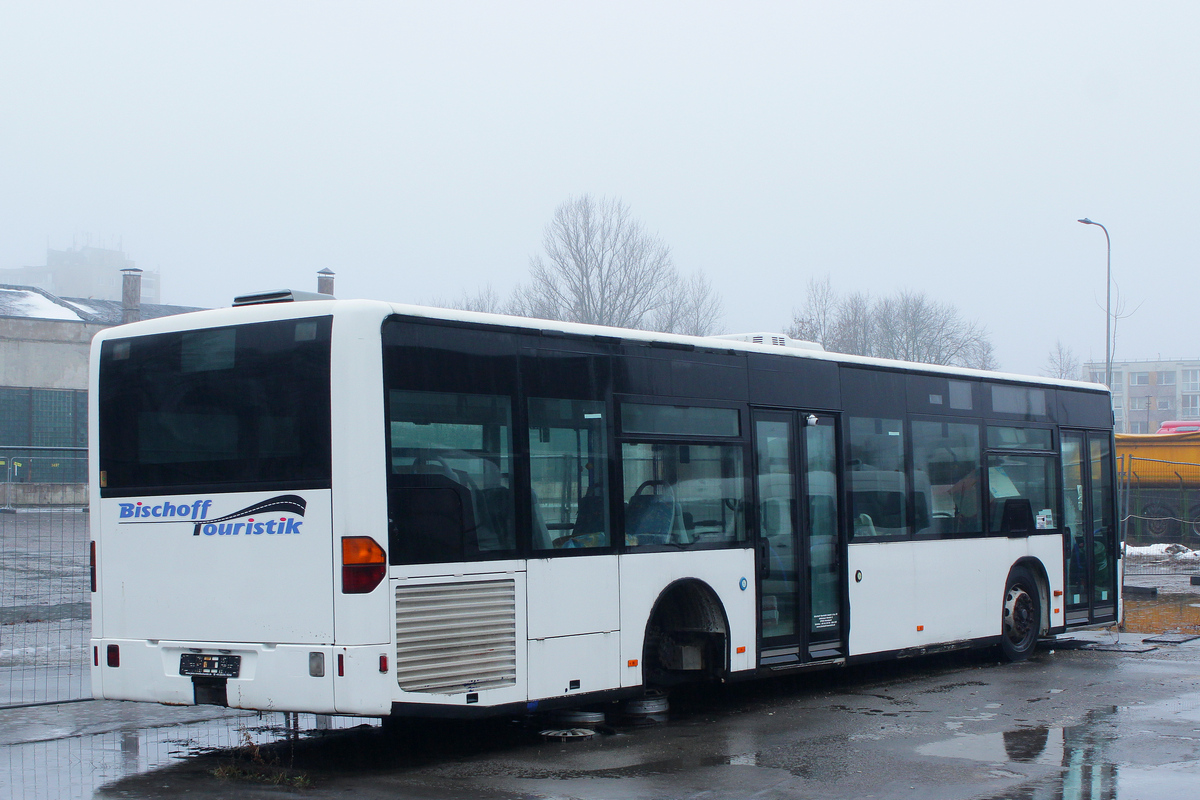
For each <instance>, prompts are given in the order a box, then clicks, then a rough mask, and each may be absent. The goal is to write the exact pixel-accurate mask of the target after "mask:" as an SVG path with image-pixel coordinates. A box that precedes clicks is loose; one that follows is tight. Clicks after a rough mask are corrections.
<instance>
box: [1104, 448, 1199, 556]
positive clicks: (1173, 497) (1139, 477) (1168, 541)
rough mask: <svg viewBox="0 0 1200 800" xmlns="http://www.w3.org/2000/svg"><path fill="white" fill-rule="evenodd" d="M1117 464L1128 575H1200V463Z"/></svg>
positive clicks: (1134, 460) (1128, 459) (1131, 460)
mask: <svg viewBox="0 0 1200 800" xmlns="http://www.w3.org/2000/svg"><path fill="white" fill-rule="evenodd" d="M1119 461H1120V465H1119V480H1118V489H1119V492H1120V508H1121V530H1122V532H1123V534H1124V539H1125V557H1126V560H1125V573H1126V574H1128V575H1138V574H1141V575H1162V574H1172V575H1173V574H1188V573H1192V574H1197V575H1200V464H1191V463H1186V462H1178V461H1160V460H1158V459H1153V458H1139V457H1137V456H1130V455H1123V456H1121V457H1120V459H1119Z"/></svg>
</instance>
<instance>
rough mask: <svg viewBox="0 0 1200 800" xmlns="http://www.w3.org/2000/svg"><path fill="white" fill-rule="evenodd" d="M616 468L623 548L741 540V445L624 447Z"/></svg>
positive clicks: (742, 529)
mask: <svg viewBox="0 0 1200 800" xmlns="http://www.w3.org/2000/svg"><path fill="white" fill-rule="evenodd" d="M621 466H622V470H623V472H624V476H625V477H624V481H625V544H627V545H629V546H634V547H636V546H641V545H656V544H657V545H662V544H672V545H690V544H708V543H727V542H740V541H744V540H745V538H746V523H745V507H744V502H743V500H744V497H743V495H744V490H745V486H744V483H743V477H742V448H741V447H739V446H737V445H712V444H649V443H626V444H623V445H622V446H621Z"/></svg>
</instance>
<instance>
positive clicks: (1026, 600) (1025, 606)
mask: <svg viewBox="0 0 1200 800" xmlns="http://www.w3.org/2000/svg"><path fill="white" fill-rule="evenodd" d="M1033 623H1034V619H1033V598H1032V597H1030V596H1029V593H1028V592H1026V591H1025V589H1023V588H1022V587H1020V586H1013V587H1011V588H1010V589H1009V590H1008V594H1007V595H1006V596H1005V598H1004V634H1005V635H1006V636H1007V637H1008V639H1009V641H1010V642H1012V643H1013V644H1017V645H1019V644H1022V643H1024V642H1025V641H1026V640H1027V639H1028V638H1029V634H1030V632H1031V631H1032V630H1033Z"/></svg>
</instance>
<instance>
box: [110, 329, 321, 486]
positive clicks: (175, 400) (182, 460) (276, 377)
mask: <svg viewBox="0 0 1200 800" xmlns="http://www.w3.org/2000/svg"><path fill="white" fill-rule="evenodd" d="M331 328H332V319H331V318H330V317H320V318H309V319H304V320H283V321H279V322H263V323H256V324H252V325H239V326H235V327H227V328H211V329H205V330H198V331H183V332H178V333H164V334H157V335H154V336H139V337H136V338H132V339H123V340H115V341H107V342H105V343H104V345H103V347H102V348H101V351H100V384H99V404H100V416H99V424H100V470H101V491H102V493H103V494H104V495H106V496H119V495H122V494H133V493H137V494H155V493H160V494H161V493H173V492H185V491H202V490H206V489H222V488H234V487H236V488H237V489H238V490H253V489H272V488H277V487H280V488H281V487H285V486H286V487H289V488H322V487H327V486H328V485H329V478H330V455H329V454H330V446H329V431H330V419H329V336H330V331H331Z"/></svg>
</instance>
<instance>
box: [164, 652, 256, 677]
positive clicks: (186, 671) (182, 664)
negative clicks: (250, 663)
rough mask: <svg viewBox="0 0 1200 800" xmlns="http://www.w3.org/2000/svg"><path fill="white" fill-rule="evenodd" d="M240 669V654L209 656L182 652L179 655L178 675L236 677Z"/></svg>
mask: <svg viewBox="0 0 1200 800" xmlns="http://www.w3.org/2000/svg"><path fill="white" fill-rule="evenodd" d="M241 669H242V657H241V656H210V655H208V654H207V653H183V654H181V655H180V656H179V674H180V675H204V676H207V677H213V678H236V677H237V676H238V673H239V672H240V671H241Z"/></svg>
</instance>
